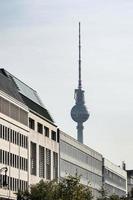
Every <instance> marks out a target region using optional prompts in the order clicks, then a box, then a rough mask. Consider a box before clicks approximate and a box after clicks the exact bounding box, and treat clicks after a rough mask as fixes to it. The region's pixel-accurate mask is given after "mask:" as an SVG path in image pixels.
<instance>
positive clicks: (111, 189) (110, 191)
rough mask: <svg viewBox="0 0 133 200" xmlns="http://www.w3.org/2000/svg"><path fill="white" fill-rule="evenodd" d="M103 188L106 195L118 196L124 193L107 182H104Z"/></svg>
mask: <svg viewBox="0 0 133 200" xmlns="http://www.w3.org/2000/svg"><path fill="white" fill-rule="evenodd" d="M105 190H106V191H107V193H108V195H112V194H116V195H118V196H120V197H122V196H125V195H126V192H125V191H123V190H120V189H118V188H116V187H113V186H112V185H109V184H106V183H105Z"/></svg>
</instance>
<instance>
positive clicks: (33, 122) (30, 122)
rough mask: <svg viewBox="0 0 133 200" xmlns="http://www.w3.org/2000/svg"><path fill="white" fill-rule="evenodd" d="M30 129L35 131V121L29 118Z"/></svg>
mask: <svg viewBox="0 0 133 200" xmlns="http://www.w3.org/2000/svg"><path fill="white" fill-rule="evenodd" d="M29 128H30V129H33V130H35V120H34V119H32V118H29Z"/></svg>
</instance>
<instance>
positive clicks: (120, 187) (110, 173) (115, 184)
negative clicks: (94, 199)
mask: <svg viewBox="0 0 133 200" xmlns="http://www.w3.org/2000/svg"><path fill="white" fill-rule="evenodd" d="M103 186H104V188H105V190H106V191H107V193H108V195H112V194H116V195H118V196H120V197H122V196H126V194H127V172H126V171H125V170H123V169H122V168H120V167H119V166H117V165H115V164H113V163H112V162H110V161H109V160H107V159H106V158H103Z"/></svg>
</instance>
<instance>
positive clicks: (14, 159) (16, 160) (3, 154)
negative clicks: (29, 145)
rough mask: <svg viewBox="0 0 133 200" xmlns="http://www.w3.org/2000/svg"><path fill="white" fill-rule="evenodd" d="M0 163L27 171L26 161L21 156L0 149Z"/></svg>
mask: <svg viewBox="0 0 133 200" xmlns="http://www.w3.org/2000/svg"><path fill="white" fill-rule="evenodd" d="M0 163H2V164H5V165H9V166H11V167H15V168H18V169H21V170H24V171H27V170H28V160H27V159H26V158H23V157H21V156H18V155H15V154H13V153H9V152H7V151H3V150H2V149H0Z"/></svg>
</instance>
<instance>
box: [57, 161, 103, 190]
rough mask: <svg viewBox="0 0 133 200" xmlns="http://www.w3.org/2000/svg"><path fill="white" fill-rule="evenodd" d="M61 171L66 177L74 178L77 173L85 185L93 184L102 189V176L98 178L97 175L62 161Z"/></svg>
mask: <svg viewBox="0 0 133 200" xmlns="http://www.w3.org/2000/svg"><path fill="white" fill-rule="evenodd" d="M60 171H61V174H62V173H63V174H65V175H72V176H74V175H75V174H76V173H77V174H78V175H79V176H81V182H82V183H84V184H88V183H90V184H92V183H93V185H94V186H95V187H97V185H98V186H100V187H101V186H102V176H98V175H97V174H94V173H92V172H90V171H89V170H86V169H84V168H81V167H79V166H77V165H75V164H73V163H70V162H68V161H66V160H63V159H61V160H60Z"/></svg>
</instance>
